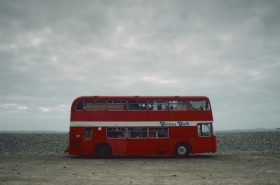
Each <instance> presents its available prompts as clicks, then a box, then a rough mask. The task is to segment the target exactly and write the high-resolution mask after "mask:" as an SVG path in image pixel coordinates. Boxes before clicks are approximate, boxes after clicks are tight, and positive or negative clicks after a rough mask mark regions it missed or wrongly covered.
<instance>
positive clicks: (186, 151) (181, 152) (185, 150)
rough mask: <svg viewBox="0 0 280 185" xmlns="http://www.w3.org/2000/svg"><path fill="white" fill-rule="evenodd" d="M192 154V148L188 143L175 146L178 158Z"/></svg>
mask: <svg viewBox="0 0 280 185" xmlns="http://www.w3.org/2000/svg"><path fill="white" fill-rule="evenodd" d="M190 153H191V147H190V145H188V144H187V143H178V144H177V145H176V146H175V149H174V154H175V156H176V157H187V156H189V155H190Z"/></svg>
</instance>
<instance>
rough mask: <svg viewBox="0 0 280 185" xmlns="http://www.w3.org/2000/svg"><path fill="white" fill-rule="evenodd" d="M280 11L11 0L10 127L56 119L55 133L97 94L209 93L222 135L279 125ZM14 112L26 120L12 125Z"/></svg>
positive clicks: (6, 45) (5, 8)
mask: <svg viewBox="0 0 280 185" xmlns="http://www.w3.org/2000/svg"><path fill="white" fill-rule="evenodd" d="M278 9H279V3H278V2H277V1H269V2H265V3H264V2H263V1H245V2H244V1H233V2H223V1H211V2H204V1H195V2H193V1H173V2H171V1H152V2H147V1H117V2H112V1H94V2H93V1H83V2H75V1H59V2H57V1H24V2H21V1H18V2H10V1H1V6H0V17H1V19H0V21H1V24H0V38H1V43H0V61H1V68H0V77H1V78H0V85H1V86H0V89H1V91H0V97H1V98H0V100H1V106H0V110H1V112H2V113H1V114H0V116H1V117H0V129H4V128H5V129H16V125H18V124H19V123H18V120H20V117H24V120H25V121H24V122H25V123H26V122H28V120H29V121H31V122H32V120H33V118H32V117H33V116H35V115H36V117H37V118H36V119H35V118H34V120H36V121H38V122H39V123H40V122H42V123H45V122H47V121H46V120H49V119H47V116H46V115H48V116H52V117H53V119H51V121H52V122H53V124H51V128H53V129H62V130H67V129H68V121H69V111H70V104H71V102H72V100H73V99H75V98H76V97H77V96H81V95H96V94H98V95H207V96H209V97H210V99H211V100H212V105H213V111H214V118H215V123H216V127H215V128H216V129H224V128H229V129H233V128H256V127H263V122H264V121H265V120H266V122H267V123H270V124H267V126H268V127H270V128H274V127H276V126H277V124H276V123H277V119H279V117H280V113H279V112H277V111H269V112H266V111H265V110H263V107H269V108H270V109H271V110H276V109H277V107H278V104H279V103H280V102H279V94H280V92H279V91H280V88H279V87H280V84H279V80H278V79H279V77H280V73H279V71H280V65H279V54H278V53H279V52H278V51H279V48H280V47H279V39H280V38H279V34H278V32H279V31H278V30H279V26H280V24H279V20H280V19H279V15H280V14H279V13H278ZM66 105H68V106H69V107H68V113H67V107H66ZM61 107H63V108H61ZM13 109H14V110H15V112H14V113H13ZM44 110H47V111H45V112H44ZM51 110H56V111H57V112H56V111H51ZM62 110H63V111H62ZM262 111H264V112H262ZM59 115H63V116H59ZM8 116H15V117H17V118H15V119H11V126H8V125H7V124H6V123H5V125H4V122H6V121H7V119H8ZM40 117H41V120H40ZM55 117H57V121H56V119H55ZM49 121H50V120H49ZM58 121H62V122H63V123H61V124H62V125H63V126H59V127H58V126H57V125H58ZM245 123H246V124H245ZM2 124H3V125H2ZM27 125H28V126H27V127H26V129H27V130H28V129H32V128H31V127H30V126H31V125H32V124H31V125H30V124H27ZM33 126H34V125H33ZM35 128H36V129H40V128H45V127H43V126H41V124H37V125H35V127H34V128H33V129H35Z"/></svg>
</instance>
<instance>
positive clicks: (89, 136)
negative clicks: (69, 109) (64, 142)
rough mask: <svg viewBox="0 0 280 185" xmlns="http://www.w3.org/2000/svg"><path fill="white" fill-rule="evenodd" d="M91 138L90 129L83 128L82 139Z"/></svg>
mask: <svg viewBox="0 0 280 185" xmlns="http://www.w3.org/2000/svg"><path fill="white" fill-rule="evenodd" d="M91 137H92V128H85V130H84V138H86V139H89V138H91Z"/></svg>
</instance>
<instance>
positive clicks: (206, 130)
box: [197, 123, 211, 136]
mask: <svg viewBox="0 0 280 185" xmlns="http://www.w3.org/2000/svg"><path fill="white" fill-rule="evenodd" d="M197 129H198V136H211V124H210V123H202V124H198V125H197Z"/></svg>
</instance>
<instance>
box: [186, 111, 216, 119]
mask: <svg viewBox="0 0 280 185" xmlns="http://www.w3.org/2000/svg"><path fill="white" fill-rule="evenodd" d="M189 115H190V117H189V119H188V120H190V121H196V120H200V121H209V120H211V121H213V115H212V111H211V110H190V111H189Z"/></svg>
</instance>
